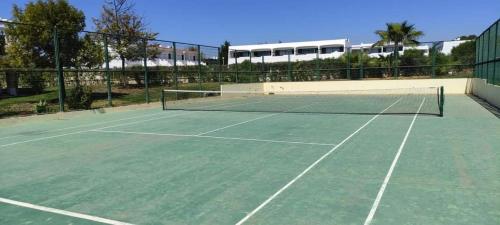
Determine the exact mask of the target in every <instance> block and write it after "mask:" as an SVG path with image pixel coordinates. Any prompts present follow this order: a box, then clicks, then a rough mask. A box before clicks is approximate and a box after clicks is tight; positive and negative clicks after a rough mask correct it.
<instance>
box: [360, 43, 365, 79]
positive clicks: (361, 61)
mask: <svg viewBox="0 0 500 225" xmlns="http://www.w3.org/2000/svg"><path fill="white" fill-rule="evenodd" d="M364 76H365V74H364V70H363V48H361V53H360V54H359V78H360V79H363V78H364Z"/></svg>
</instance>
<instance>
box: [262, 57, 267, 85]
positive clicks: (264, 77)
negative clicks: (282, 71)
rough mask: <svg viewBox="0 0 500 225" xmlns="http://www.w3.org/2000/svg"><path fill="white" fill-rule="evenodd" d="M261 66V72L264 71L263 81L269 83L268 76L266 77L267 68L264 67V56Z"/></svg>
mask: <svg viewBox="0 0 500 225" xmlns="http://www.w3.org/2000/svg"><path fill="white" fill-rule="evenodd" d="M261 62H262V63H261V65H260V70H261V71H262V79H264V81H267V76H266V73H265V66H264V56H261Z"/></svg>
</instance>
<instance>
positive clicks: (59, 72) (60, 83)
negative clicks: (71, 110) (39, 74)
mask: <svg viewBox="0 0 500 225" xmlns="http://www.w3.org/2000/svg"><path fill="white" fill-rule="evenodd" d="M53 32H54V40H53V41H54V54H55V56H54V58H55V64H56V71H57V86H58V92H57V93H58V98H59V111H60V112H64V94H63V92H64V77H63V71H62V66H61V59H60V49H59V34H58V33H59V32H58V31H57V26H54V31H53Z"/></svg>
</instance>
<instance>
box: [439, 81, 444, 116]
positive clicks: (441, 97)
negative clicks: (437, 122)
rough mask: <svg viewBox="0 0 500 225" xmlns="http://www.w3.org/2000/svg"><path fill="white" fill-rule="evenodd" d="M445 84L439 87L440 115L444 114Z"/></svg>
mask: <svg viewBox="0 0 500 225" xmlns="http://www.w3.org/2000/svg"><path fill="white" fill-rule="evenodd" d="M443 111H444V86H441V87H439V116H440V117H443V115H444V112H443Z"/></svg>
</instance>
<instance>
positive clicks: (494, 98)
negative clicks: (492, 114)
mask: <svg viewBox="0 0 500 225" xmlns="http://www.w3.org/2000/svg"><path fill="white" fill-rule="evenodd" d="M471 80H472V83H471V91H472V94H474V95H475V96H477V97H480V98H482V99H483V100H485V101H487V102H488V103H490V104H492V105H494V106H496V107H497V108H500V86H497V85H493V84H488V83H486V80H484V79H481V78H472V79H471Z"/></svg>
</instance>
